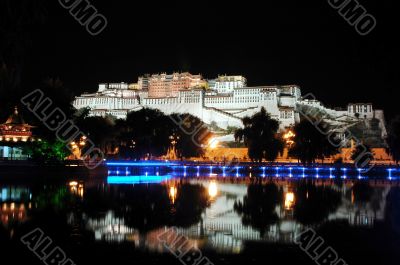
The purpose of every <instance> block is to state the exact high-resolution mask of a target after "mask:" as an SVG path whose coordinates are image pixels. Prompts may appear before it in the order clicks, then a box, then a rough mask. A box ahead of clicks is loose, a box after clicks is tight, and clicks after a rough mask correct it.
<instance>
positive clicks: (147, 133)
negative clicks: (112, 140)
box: [118, 108, 171, 158]
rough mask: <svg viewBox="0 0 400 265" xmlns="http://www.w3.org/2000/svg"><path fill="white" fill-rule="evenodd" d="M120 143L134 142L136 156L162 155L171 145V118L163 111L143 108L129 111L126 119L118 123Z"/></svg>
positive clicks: (128, 144)
mask: <svg viewBox="0 0 400 265" xmlns="http://www.w3.org/2000/svg"><path fill="white" fill-rule="evenodd" d="M118 131H119V136H118V140H119V145H120V148H121V147H124V146H125V147H127V146H128V147H129V146H131V143H134V145H133V146H134V147H133V152H132V154H133V155H134V157H130V158H143V157H146V156H162V155H164V154H166V153H167V151H168V148H169V146H170V140H169V136H170V132H171V120H170V119H169V118H168V117H167V116H165V115H164V114H163V113H162V112H161V111H159V110H154V109H148V108H143V109H141V110H139V111H134V112H129V113H128V116H127V118H126V121H122V122H119V123H118Z"/></svg>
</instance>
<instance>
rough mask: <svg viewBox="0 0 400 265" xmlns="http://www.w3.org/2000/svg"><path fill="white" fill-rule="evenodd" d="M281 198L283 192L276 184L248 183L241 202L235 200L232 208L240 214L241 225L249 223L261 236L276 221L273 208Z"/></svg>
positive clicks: (276, 217) (276, 216)
mask: <svg viewBox="0 0 400 265" xmlns="http://www.w3.org/2000/svg"><path fill="white" fill-rule="evenodd" d="M282 200H283V193H282V191H280V190H279V189H278V186H277V185H276V184H274V183H268V184H265V185H264V184H259V183H257V184H250V185H249V186H248V188H247V195H246V196H245V197H244V198H243V202H241V201H236V202H235V204H234V209H235V211H236V212H237V213H239V214H240V215H241V216H242V223H243V225H250V226H251V227H253V228H254V229H257V230H258V231H260V234H261V236H263V235H264V234H265V232H266V231H267V230H268V227H269V226H270V225H272V224H274V223H276V222H277V221H278V215H277V213H276V212H275V208H276V206H277V205H278V204H279V203H280V202H282Z"/></svg>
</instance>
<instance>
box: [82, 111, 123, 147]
mask: <svg viewBox="0 0 400 265" xmlns="http://www.w3.org/2000/svg"><path fill="white" fill-rule="evenodd" d="M75 124H76V125H77V126H78V128H79V130H80V131H81V132H83V133H84V134H85V135H86V136H87V137H88V139H89V140H90V141H92V142H93V144H94V145H95V146H96V147H97V148H100V150H101V151H102V152H103V153H105V154H106V153H107V147H108V146H109V145H110V144H112V142H113V141H114V140H115V138H116V133H117V132H116V131H115V130H114V121H113V120H112V119H110V118H109V117H87V116H85V115H83V117H82V116H81V117H78V118H77V119H76V120H75ZM75 140H76V141H79V139H75ZM87 148H91V146H89V145H88V146H87ZM85 151H86V150H85Z"/></svg>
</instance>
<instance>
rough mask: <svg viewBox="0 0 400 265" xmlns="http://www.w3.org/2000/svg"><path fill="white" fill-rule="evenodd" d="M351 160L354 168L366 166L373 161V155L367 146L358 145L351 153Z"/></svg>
mask: <svg viewBox="0 0 400 265" xmlns="http://www.w3.org/2000/svg"><path fill="white" fill-rule="evenodd" d="M351 159H352V160H353V161H354V164H355V165H356V166H367V165H369V163H370V162H371V161H372V160H373V159H374V154H373V152H372V150H371V148H370V147H369V146H368V145H364V144H358V145H357V146H356V147H355V148H354V150H353V151H352V153H351Z"/></svg>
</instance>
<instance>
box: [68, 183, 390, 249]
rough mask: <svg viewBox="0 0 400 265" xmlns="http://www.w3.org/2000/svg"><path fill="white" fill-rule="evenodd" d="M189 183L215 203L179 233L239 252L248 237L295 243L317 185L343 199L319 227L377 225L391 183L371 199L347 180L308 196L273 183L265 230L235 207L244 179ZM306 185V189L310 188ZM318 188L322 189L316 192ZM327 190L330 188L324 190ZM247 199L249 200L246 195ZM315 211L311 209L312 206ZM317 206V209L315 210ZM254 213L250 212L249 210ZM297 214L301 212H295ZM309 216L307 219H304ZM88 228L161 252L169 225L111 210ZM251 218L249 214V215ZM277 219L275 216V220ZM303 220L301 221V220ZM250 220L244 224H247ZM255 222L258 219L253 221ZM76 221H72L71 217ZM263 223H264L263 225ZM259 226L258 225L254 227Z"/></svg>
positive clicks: (172, 193) (172, 195)
mask: <svg viewBox="0 0 400 265" xmlns="http://www.w3.org/2000/svg"><path fill="white" fill-rule="evenodd" d="M188 182H189V183H190V184H193V185H194V184H201V185H203V186H204V187H205V188H206V189H207V190H208V196H209V197H210V200H211V203H210V205H209V207H207V208H205V210H204V211H203V212H202V214H201V219H200V222H197V223H196V224H193V225H191V226H189V227H187V228H178V230H177V231H178V234H180V235H185V236H187V237H188V238H189V240H190V242H191V244H193V245H195V246H197V247H202V248H207V247H210V248H213V249H215V250H217V251H218V252H228V253H239V252H241V251H242V249H243V248H244V243H245V242H246V241H260V242H279V243H283V244H292V242H293V239H294V238H295V237H296V236H297V235H298V234H299V233H300V232H301V231H302V230H303V229H304V228H305V227H306V226H308V224H307V223H306V221H304V220H307V216H306V217H303V219H302V218H300V217H299V216H297V218H296V211H301V208H300V210H299V209H298V207H297V206H299V204H300V203H302V204H306V203H304V200H311V199H312V198H311V197H312V196H315V194H317V193H315V192H314V193H313V189H312V188H313V187H319V186H320V187H323V188H326V189H329V190H331V191H332V192H335V194H338V197H339V200H338V202H340V203H339V204H338V206H337V207H336V208H335V209H334V210H333V211H332V212H327V213H326V216H322V217H321V218H323V219H321V220H322V221H320V222H319V223H317V224H313V226H314V227H315V226H319V225H320V224H323V223H325V222H328V221H347V222H348V223H349V225H350V226H366V227H373V226H374V223H375V222H376V221H382V220H384V216H385V213H384V210H385V204H386V195H387V194H388V192H389V190H390V187H391V186H389V185H381V186H379V185H378V186H372V188H371V189H372V192H371V194H370V196H369V199H368V201H359V200H358V196H357V194H354V186H353V183H352V182H347V183H344V184H343V185H341V186H338V185H336V184H333V182H331V183H325V184H324V183H313V185H312V186H310V187H311V190H310V192H308V190H306V191H305V194H303V195H304V196H303V195H302V194H301V193H300V192H299V189H300V188H299V187H298V185H297V183H296V182H294V181H274V182H273V183H275V184H276V186H277V187H278V191H279V194H281V195H282V197H279V198H280V199H281V201H280V202H279V203H277V204H276V205H274V208H273V211H272V213H271V216H272V215H273V216H276V217H277V218H276V221H274V222H271V223H270V224H268V225H265V230H264V231H262V232H261V231H260V229H257V227H258V226H257V225H259V224H257V220H255V221H256V223H255V224H252V223H251V221H250V223H249V222H248V220H247V219H249V218H250V217H251V216H250V217H249V213H248V212H245V213H244V214H240V213H238V211H237V210H235V203H236V204H237V203H239V202H240V203H243V202H244V201H245V200H247V199H248V196H249V188H248V187H249V186H248V185H246V184H241V183H229V182H218V181H215V180H214V181H212V180H211V181H210V180H205V179H204V180H200V179H198V180H190V181H188ZM163 185H167V186H168V188H167V191H168V193H169V194H168V196H169V199H170V200H171V202H172V203H175V200H176V196H177V194H179V192H180V190H179V188H177V187H176V186H175V183H173V182H172V184H171V183H169V184H168V183H164V184H163ZM306 188H307V189H308V187H306ZM317 192H319V191H317ZM323 192H324V194H325V193H326V191H324V190H323ZM246 198H247V199H246ZM311 209H312V208H311ZM316 209H318V208H316ZM250 215H251V213H250ZM297 215H299V214H298V213H297ZM304 218H305V219H304ZM84 219H85V220H84V221H85V223H86V229H88V230H90V231H93V232H94V235H95V240H102V241H103V240H104V241H109V242H122V241H130V242H133V243H134V245H135V246H136V247H141V248H146V249H148V250H153V251H163V247H162V244H161V242H159V240H158V238H157V235H158V234H160V233H161V232H162V231H164V230H165V229H166V227H161V228H155V229H151V230H148V231H141V230H140V229H138V228H136V227H132V226H129V225H127V223H126V220H125V219H124V218H123V217H117V215H116V213H115V212H114V211H113V210H112V209H110V210H109V211H108V212H107V213H106V214H105V215H104V216H103V217H88V216H85V217H84ZM250 219H251V218H250ZM272 219H273V218H272ZM299 220H300V221H299ZM245 221H246V222H247V223H246V225H245V224H244V222H245ZM253 221H254V220H253ZM71 222H72V221H71ZM262 226H263V224H262V225H260V227H262ZM255 227H256V228H255Z"/></svg>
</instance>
